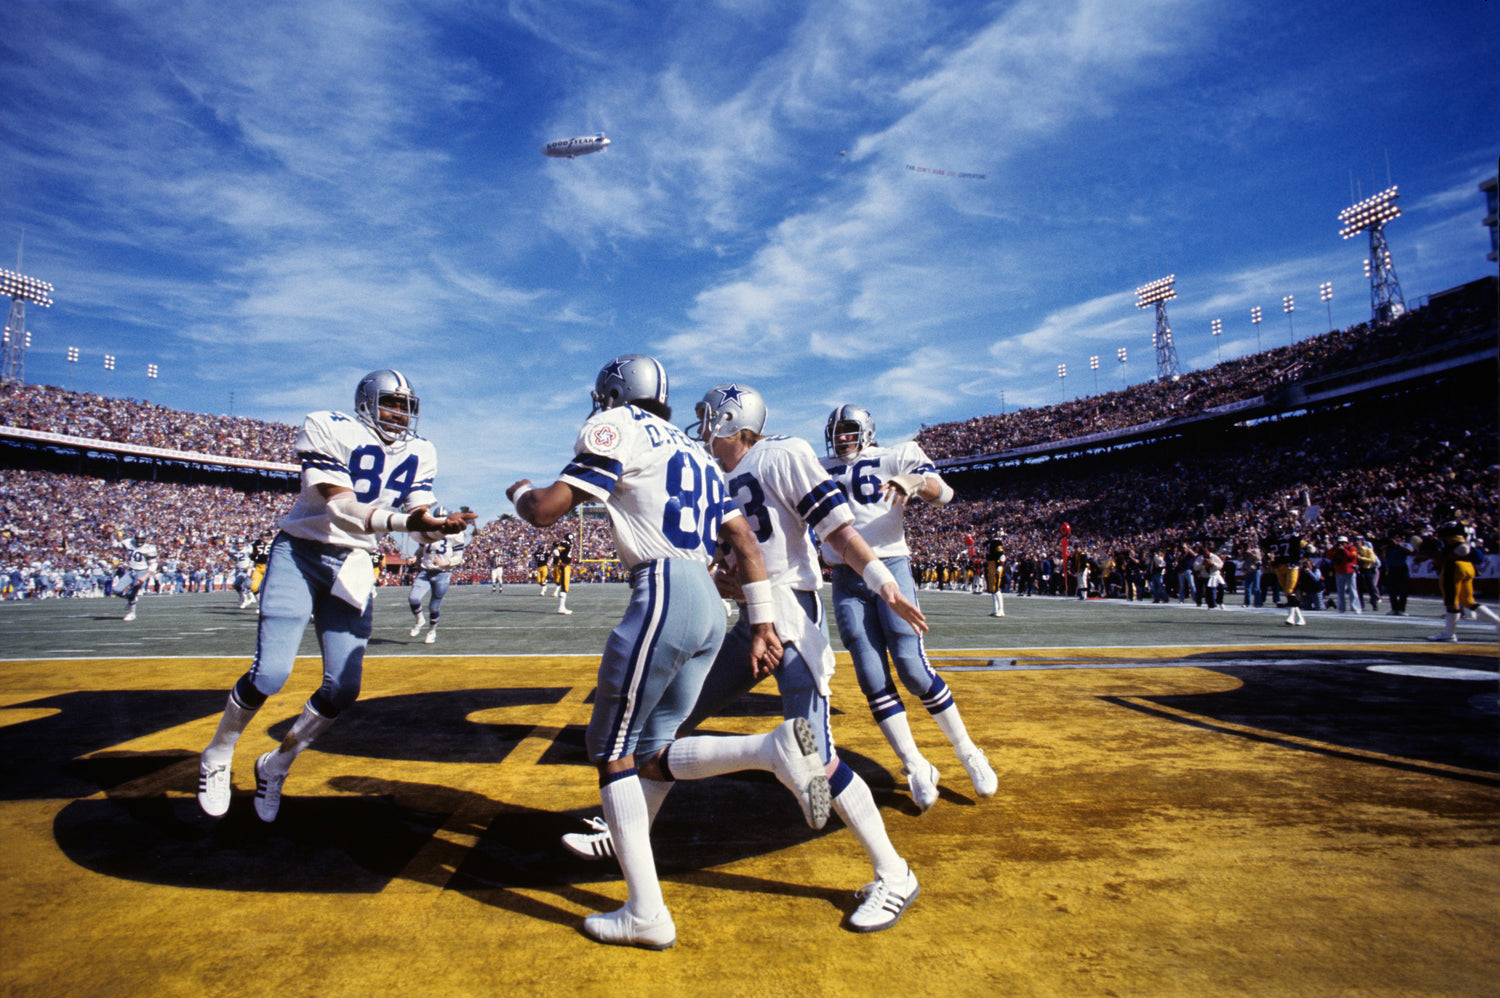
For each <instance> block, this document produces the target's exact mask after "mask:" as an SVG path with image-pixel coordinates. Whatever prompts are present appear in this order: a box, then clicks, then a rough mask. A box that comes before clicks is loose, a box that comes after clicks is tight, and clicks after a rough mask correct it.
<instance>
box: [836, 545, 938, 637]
mask: <svg viewBox="0 0 1500 998" xmlns="http://www.w3.org/2000/svg"><path fill="white" fill-rule="evenodd" d="M823 543H824V544H831V545H833V549H834V550H835V551H837V552H838V553H839V557H840V558H843V559H844V564H846V565H848V566H849V567H850V568H852V569H854V570H855V571H856V572H858V573H860V575H861V576H863V577H864V580H865V585H867V586H869V587H870V588H871V589H872V590H874V592H875V594H876V595H878V596H879V597H880V598H881V599H883V600H885V602H886V605H887V606H889V607H890V608H891V609H892V610H894V611H895V612H896V616H898V617H900V618H901V619H902V620H904V621H906V622H907V623H908V624H910V625H911V626H912V629H913V630H914V631H916V632H917V633H918V634H926V633H927V617H926V616H925V615H924V614H923V613H922V609H921V607H919V606H917V605H916V604H915V603H913V602H912V601H911V600H909V599H907V598H906V597H905V596H903V595H901V588H900V587H899V586H897V585H896V579H895V577H894V576H892V575H891V570H890V569H888V568H886V567H885V565H884V564H883V563H882V562H881V560H880V559H879V558H877V557H875V552H874V551H872V550H871V549H870V545H869V544H868V543H866V542H865V539H864V538H863V537H861V536H860V534H859V531H858V530H855V529H854V526H853V524H849V523H842V524H840V525H839V526H837V527H835V528H834V529H833V532H832V533H830V534H829V535H828V536H827V537H825V538H823Z"/></svg>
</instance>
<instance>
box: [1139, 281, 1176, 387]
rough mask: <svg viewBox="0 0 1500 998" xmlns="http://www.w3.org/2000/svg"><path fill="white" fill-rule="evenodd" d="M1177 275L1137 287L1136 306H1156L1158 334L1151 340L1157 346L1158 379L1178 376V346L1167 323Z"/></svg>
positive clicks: (1174, 293) (1169, 378) (1163, 379)
mask: <svg viewBox="0 0 1500 998" xmlns="http://www.w3.org/2000/svg"><path fill="white" fill-rule="evenodd" d="M1176 281H1177V275H1176V274H1172V275H1171V276H1169V277H1163V278H1162V279H1161V280H1159V281H1152V282H1151V283H1150V284H1142V285H1141V286H1140V287H1138V288H1136V289H1135V307H1136V308H1147V307H1150V306H1155V307H1156V335H1154V336H1153V337H1152V338H1151V342H1152V343H1154V344H1155V346H1156V378H1157V380H1158V381H1168V380H1173V379H1175V378H1176V377H1177V376H1178V373H1179V372H1178V368H1177V348H1176V347H1174V346H1172V328H1171V327H1170V326H1168V325H1167V302H1169V301H1171V300H1172V299H1173V298H1176V297H1177V289H1176V287H1174V285H1175V284H1176Z"/></svg>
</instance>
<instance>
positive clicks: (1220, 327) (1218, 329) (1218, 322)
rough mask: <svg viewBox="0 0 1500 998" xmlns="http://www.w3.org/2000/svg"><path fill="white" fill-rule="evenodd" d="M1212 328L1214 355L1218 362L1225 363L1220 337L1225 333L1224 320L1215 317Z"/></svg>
mask: <svg viewBox="0 0 1500 998" xmlns="http://www.w3.org/2000/svg"><path fill="white" fill-rule="evenodd" d="M1212 328H1213V331H1214V357H1215V358H1217V361H1218V363H1220V364H1222V363H1224V354H1223V352H1222V351H1220V349H1219V337H1221V336H1222V335H1224V320H1223V319H1215V320H1214V321H1213V327H1212Z"/></svg>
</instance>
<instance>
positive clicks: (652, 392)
mask: <svg viewBox="0 0 1500 998" xmlns="http://www.w3.org/2000/svg"><path fill="white" fill-rule="evenodd" d="M592 397H593V400H594V410H593V411H594V412H603V411H604V410H606V409H613V408H615V407H616V406H621V405H628V404H629V403H631V402H634V401H636V400H637V399H652V400H654V401H656V402H660V403H661V404H662V405H666V404H667V372H666V369H665V368H663V367H662V366H661V364H659V363H657V361H656V358H654V357H647V356H646V355H645V354H643V353H627V354H624V355H622V356H619V357H616V358H615V359H614V360H612V361H610V362H609V363H608V364H605V365H604V367H602V368H601V369H600V370H599V376H598V377H597V378H595V379H594V394H593V396H592Z"/></svg>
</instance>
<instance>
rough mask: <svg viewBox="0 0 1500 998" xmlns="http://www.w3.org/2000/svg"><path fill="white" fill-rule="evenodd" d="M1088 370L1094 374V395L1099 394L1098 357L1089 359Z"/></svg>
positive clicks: (1096, 355) (1095, 355) (1094, 356)
mask: <svg viewBox="0 0 1500 998" xmlns="http://www.w3.org/2000/svg"><path fill="white" fill-rule="evenodd" d="M1089 370H1090V371H1093V372H1094V394H1095V395H1098V394H1099V355H1098V354H1094V355H1093V356H1092V357H1090V358H1089Z"/></svg>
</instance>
